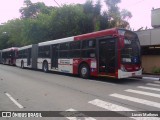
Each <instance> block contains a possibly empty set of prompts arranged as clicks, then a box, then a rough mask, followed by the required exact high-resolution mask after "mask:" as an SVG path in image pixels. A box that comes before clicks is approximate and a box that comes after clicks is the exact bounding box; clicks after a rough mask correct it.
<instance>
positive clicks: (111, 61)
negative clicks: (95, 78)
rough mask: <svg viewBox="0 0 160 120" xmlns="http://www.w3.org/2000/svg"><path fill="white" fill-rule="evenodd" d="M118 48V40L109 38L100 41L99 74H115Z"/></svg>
mask: <svg viewBox="0 0 160 120" xmlns="http://www.w3.org/2000/svg"><path fill="white" fill-rule="evenodd" d="M116 46H117V42H116V38H112V37H109V38H102V39H98V48H99V52H98V53H99V54H98V57H99V59H98V62H99V64H98V66H99V73H106V74H109V73H115V70H116V66H117V61H118V60H116V59H117V57H116V56H117V55H116V48H117V47H116Z"/></svg>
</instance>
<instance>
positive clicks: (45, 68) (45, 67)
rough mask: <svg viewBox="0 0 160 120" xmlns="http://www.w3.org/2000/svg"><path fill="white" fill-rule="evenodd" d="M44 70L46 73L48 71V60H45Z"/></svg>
mask: <svg viewBox="0 0 160 120" xmlns="http://www.w3.org/2000/svg"><path fill="white" fill-rule="evenodd" d="M43 71H44V72H45V73H47V72H48V63H47V62H46V61H45V62H43Z"/></svg>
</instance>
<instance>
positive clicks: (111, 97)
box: [0, 65, 160, 120]
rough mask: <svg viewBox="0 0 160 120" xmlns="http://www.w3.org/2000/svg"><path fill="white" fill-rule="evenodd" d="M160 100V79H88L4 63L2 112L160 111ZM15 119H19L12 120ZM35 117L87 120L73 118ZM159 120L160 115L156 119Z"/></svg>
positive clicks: (0, 85) (0, 95)
mask: <svg viewBox="0 0 160 120" xmlns="http://www.w3.org/2000/svg"><path fill="white" fill-rule="evenodd" d="M159 101H160V81H156V80H149V79H148V80H146V79H145V80H143V79H124V80H111V79H107V78H91V79H88V80H85V79H81V78H79V77H77V76H73V75H65V74H58V73H53V72H50V73H43V72H41V71H34V70H29V69H21V68H18V67H12V66H6V65H0V111H66V110H72V111H73V110H76V111H160V102H159ZM1 119H2V118H0V120H1ZM3 119H4V120H8V119H9V118H3ZM12 119H13V120H14V119H15V120H17V119H18V118H10V119H9V120H12ZM32 119H33V120H34V119H36V120H41V119H42V120H43V119H45V120H48V119H49V120H53V119H55V120H59V119H60V120H61V119H62V120H84V118H79V119H76V118H71V117H63V118H61V117H58V118H41V119H40V118H32ZM32 119H31V118H29V119H28V120H32ZM85 119H86V120H101V119H104V120H106V119H107V120H108V119H109V120H110V119H113V118H110V117H107V118H104V117H101V118H100V117H86V118H85ZM114 119H115V120H116V119H117V118H114ZM118 119H121V120H124V119H138V118H137V117H133V118H126V117H125V118H124V117H122V118H118ZM149 119H151V118H149ZM149 119H148V120H149ZM155 119H160V118H153V120H155ZM25 120H27V118H25Z"/></svg>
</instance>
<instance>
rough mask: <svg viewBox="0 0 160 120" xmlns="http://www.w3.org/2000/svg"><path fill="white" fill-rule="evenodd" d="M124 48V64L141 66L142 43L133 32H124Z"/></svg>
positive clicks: (122, 53)
mask: <svg viewBox="0 0 160 120" xmlns="http://www.w3.org/2000/svg"><path fill="white" fill-rule="evenodd" d="M123 33H124V47H123V48H122V51H121V62H122V64H140V63H141V59H140V43H139V39H138V37H137V35H136V34H135V33H133V32H131V31H126V30H123Z"/></svg>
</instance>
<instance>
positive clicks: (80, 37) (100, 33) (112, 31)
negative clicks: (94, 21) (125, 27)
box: [75, 28, 118, 40]
mask: <svg viewBox="0 0 160 120" xmlns="http://www.w3.org/2000/svg"><path fill="white" fill-rule="evenodd" d="M117 31H118V28H111V29H106V30H101V31H96V32H92V33H87V34H82V35H78V36H75V40H85V39H92V38H95V37H96V38H97V37H103V36H106V35H113V34H117V33H118V32H117Z"/></svg>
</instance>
